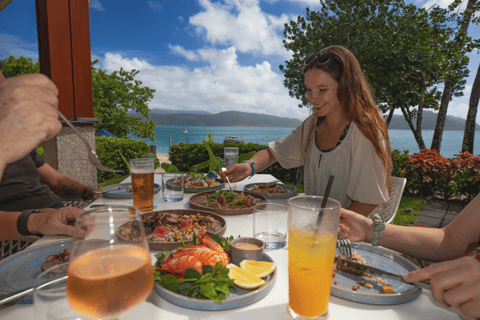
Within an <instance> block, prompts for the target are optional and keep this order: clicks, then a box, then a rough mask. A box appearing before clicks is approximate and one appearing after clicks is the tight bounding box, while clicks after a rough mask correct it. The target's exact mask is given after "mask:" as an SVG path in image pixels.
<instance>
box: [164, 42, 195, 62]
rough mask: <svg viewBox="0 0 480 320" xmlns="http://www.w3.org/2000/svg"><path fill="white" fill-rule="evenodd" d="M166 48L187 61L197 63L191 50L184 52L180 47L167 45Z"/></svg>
mask: <svg viewBox="0 0 480 320" xmlns="http://www.w3.org/2000/svg"><path fill="white" fill-rule="evenodd" d="M168 47H169V48H170V50H172V51H173V52H174V53H175V54H177V55H179V56H182V57H185V58H186V59H187V60H189V61H197V60H198V59H199V58H198V56H197V54H196V53H195V52H193V51H191V50H185V49H184V48H183V47H182V46H179V45H171V44H169V45H168Z"/></svg>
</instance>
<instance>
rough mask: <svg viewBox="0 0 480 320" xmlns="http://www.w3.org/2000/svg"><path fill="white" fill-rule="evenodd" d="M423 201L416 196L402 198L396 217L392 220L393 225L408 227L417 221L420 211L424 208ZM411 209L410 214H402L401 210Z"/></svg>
mask: <svg viewBox="0 0 480 320" xmlns="http://www.w3.org/2000/svg"><path fill="white" fill-rule="evenodd" d="M425 203H426V202H425V199H423V198H422V197H418V196H403V197H402V200H401V201H400V205H399V206H398V211H397V215H396V216H395V219H394V220H393V224H397V225H402V226H408V225H411V224H414V223H415V222H416V221H417V216H419V215H420V210H422V209H423V207H424V206H425ZM409 208H411V209H412V211H411V212H402V210H405V209H409Z"/></svg>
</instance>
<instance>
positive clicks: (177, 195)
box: [162, 173, 185, 202]
mask: <svg viewBox="0 0 480 320" xmlns="http://www.w3.org/2000/svg"><path fill="white" fill-rule="evenodd" d="M184 179H185V177H184V174H183V173H164V174H162V196H163V201H167V202H178V201H182V200H183V194H184V190H185V188H184V185H185V183H184Z"/></svg>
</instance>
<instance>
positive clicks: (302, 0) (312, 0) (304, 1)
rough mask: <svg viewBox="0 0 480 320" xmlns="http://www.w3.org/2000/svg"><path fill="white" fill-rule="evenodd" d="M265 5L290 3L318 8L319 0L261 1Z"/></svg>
mask: <svg viewBox="0 0 480 320" xmlns="http://www.w3.org/2000/svg"><path fill="white" fill-rule="evenodd" d="M263 1H265V2H267V3H270V4H273V3H277V2H292V3H298V4H300V5H308V6H309V7H311V8H312V7H320V0H263Z"/></svg>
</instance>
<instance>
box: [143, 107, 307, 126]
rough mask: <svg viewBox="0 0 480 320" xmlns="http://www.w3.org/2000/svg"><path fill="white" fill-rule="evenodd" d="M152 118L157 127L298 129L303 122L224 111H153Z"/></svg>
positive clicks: (151, 112)
mask: <svg viewBox="0 0 480 320" xmlns="http://www.w3.org/2000/svg"><path fill="white" fill-rule="evenodd" d="M149 114H150V118H151V120H153V122H155V124H156V125H157V126H183V124H184V121H185V126H208V127H276V128H285V127H292V128H294V127H296V126H298V125H299V124H300V123H301V122H302V121H301V120H299V119H296V118H282V117H277V116H271V115H266V114H260V113H248V112H240V111H224V112H220V113H215V114H212V113H208V112H205V111H199V112H197V111H186V112H185V115H184V114H183V111H175V110H170V112H169V110H162V109H151V110H150V113H149Z"/></svg>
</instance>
